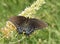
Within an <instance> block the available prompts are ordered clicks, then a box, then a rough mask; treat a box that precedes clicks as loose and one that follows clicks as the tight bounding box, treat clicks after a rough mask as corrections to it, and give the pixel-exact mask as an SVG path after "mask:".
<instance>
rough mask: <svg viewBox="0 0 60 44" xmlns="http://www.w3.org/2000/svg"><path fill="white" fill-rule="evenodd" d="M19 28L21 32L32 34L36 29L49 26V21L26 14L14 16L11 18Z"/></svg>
mask: <svg viewBox="0 0 60 44" xmlns="http://www.w3.org/2000/svg"><path fill="white" fill-rule="evenodd" d="M9 21H11V22H12V23H13V24H14V25H15V26H16V28H17V31H18V33H19V34H22V33H23V32H25V33H24V34H26V35H30V34H31V33H32V32H34V30H37V29H42V28H44V27H47V23H45V22H43V21H42V20H39V19H36V18H29V17H27V18H26V17H24V16H13V17H11V18H10V19H9Z"/></svg>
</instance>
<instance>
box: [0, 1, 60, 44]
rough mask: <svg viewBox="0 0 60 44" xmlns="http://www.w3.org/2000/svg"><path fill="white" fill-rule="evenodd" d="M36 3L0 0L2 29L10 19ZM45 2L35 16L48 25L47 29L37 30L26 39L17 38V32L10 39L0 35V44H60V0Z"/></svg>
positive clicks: (0, 23)
mask: <svg viewBox="0 0 60 44" xmlns="http://www.w3.org/2000/svg"><path fill="white" fill-rule="evenodd" d="M34 1H36V0H0V28H2V27H4V26H5V24H6V21H7V20H8V19H9V17H11V16H17V15H18V14H19V13H21V12H22V11H23V10H24V9H25V8H26V7H29V6H30V5H31V4H32V3H33V2H34ZM45 2H46V4H44V5H42V7H41V8H40V9H39V10H38V11H37V13H36V14H35V16H37V17H38V18H40V19H42V20H44V21H45V22H47V23H48V27H47V28H46V29H43V30H37V31H35V32H34V33H33V34H31V36H30V37H26V38H24V39H22V37H24V36H25V35H19V34H18V35H17V36H16V35H15V34H16V33H15V32H14V35H11V36H12V37H11V38H9V39H7V38H3V37H2V36H1V34H0V44H60V20H59V19H60V0H45ZM21 39H22V40H21ZM18 40H21V41H20V42H19V41H18ZM17 41H18V42H17Z"/></svg>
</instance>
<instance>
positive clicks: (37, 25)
mask: <svg viewBox="0 0 60 44" xmlns="http://www.w3.org/2000/svg"><path fill="white" fill-rule="evenodd" d="M27 23H28V24H29V25H28V26H27V27H28V29H26V30H25V34H26V35H30V34H31V33H32V32H34V30H36V29H41V28H44V27H46V26H47V24H46V23H45V22H43V21H41V20H38V19H35V18H30V19H28V22H27Z"/></svg>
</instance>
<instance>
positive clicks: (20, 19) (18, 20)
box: [9, 16, 26, 34]
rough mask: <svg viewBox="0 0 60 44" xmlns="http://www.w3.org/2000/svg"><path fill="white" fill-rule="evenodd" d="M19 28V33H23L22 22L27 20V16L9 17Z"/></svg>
mask: <svg viewBox="0 0 60 44" xmlns="http://www.w3.org/2000/svg"><path fill="white" fill-rule="evenodd" d="M9 21H11V22H12V23H13V24H14V25H15V26H16V28H17V31H18V33H20V34H21V33H23V29H22V28H23V27H22V24H23V23H24V22H25V21H26V18H25V17H23V16H13V17H11V18H10V19H9Z"/></svg>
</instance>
